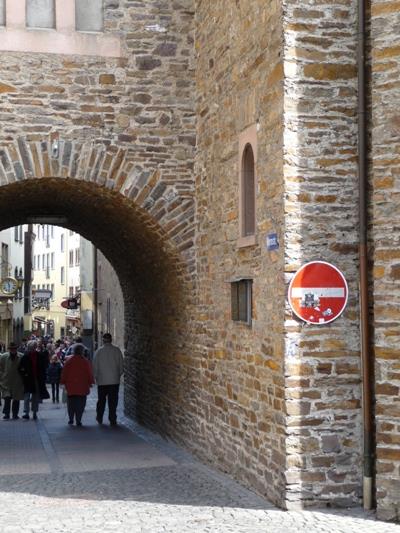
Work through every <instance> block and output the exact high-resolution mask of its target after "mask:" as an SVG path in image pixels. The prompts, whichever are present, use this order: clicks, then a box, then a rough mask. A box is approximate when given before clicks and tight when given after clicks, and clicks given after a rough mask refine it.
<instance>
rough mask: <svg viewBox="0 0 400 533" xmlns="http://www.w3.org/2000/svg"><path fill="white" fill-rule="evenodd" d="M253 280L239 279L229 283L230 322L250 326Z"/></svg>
mask: <svg viewBox="0 0 400 533" xmlns="http://www.w3.org/2000/svg"><path fill="white" fill-rule="evenodd" d="M252 287H253V280H251V279H241V280H238V281H233V282H232V283H231V310H232V320H234V321H236V322H245V323H246V324H248V325H251V319H252V312H251V308H252Z"/></svg>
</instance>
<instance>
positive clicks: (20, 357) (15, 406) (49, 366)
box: [0, 333, 123, 426]
mask: <svg viewBox="0 0 400 533" xmlns="http://www.w3.org/2000/svg"><path fill="white" fill-rule="evenodd" d="M122 374H123V356H122V353H121V350H120V349H119V348H118V347H117V346H114V345H113V344H112V337H111V335H110V334H109V333H105V334H104V335H103V346H102V347H101V348H99V349H98V350H97V351H96V352H95V354H94V356H93V362H92V361H91V358H90V353H89V350H88V349H87V348H86V347H85V346H84V344H82V339H81V338H79V337H78V338H75V339H68V338H64V339H59V340H57V341H55V342H54V341H53V339H51V338H48V337H40V338H31V339H29V340H27V339H23V341H22V343H21V345H20V346H18V345H17V344H16V343H15V342H10V343H9V345H8V351H5V352H4V353H2V354H0V405H1V399H2V400H3V420H10V419H12V420H18V419H19V411H20V402H21V401H23V415H22V418H23V419H25V420H29V419H30V418H31V417H32V419H33V420H37V413H38V411H39V405H40V404H41V403H42V402H43V401H44V400H47V399H50V394H49V391H48V385H49V386H51V400H52V402H53V403H59V402H60V385H61V386H62V387H63V390H62V393H63V394H62V397H61V400H62V401H64V400H65V401H66V404H67V412H68V424H70V425H72V424H74V422H75V424H76V425H77V426H82V415H83V412H84V410H85V405H86V398H87V396H88V394H89V393H90V389H91V387H92V386H93V385H94V384H95V383H96V384H97V388H98V401H97V406H96V420H97V422H98V423H99V424H102V423H103V417H104V412H105V407H106V403H108V411H109V412H108V418H109V422H110V425H112V426H114V425H116V424H117V406H118V393H119V384H120V380H121V376H122ZM63 398H64V400H63Z"/></svg>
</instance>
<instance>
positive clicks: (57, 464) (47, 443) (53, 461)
mask: <svg viewBox="0 0 400 533" xmlns="http://www.w3.org/2000/svg"><path fill="white" fill-rule="evenodd" d="M36 425H37V429H38V433H39V437H40V440H41V443H42V446H43V450H44V452H45V454H46V457H47V461H48V464H49V466H50V470H51V472H52V473H53V474H62V473H63V472H64V469H63V466H62V464H61V461H60V459H59V457H58V455H57V452H56V450H55V449H54V446H53V444H52V442H51V439H50V437H49V434H48V432H47V430H46V426H45V424H44V423H43V422H42V421H41V418H40V416H39V417H38V419H37V421H36Z"/></svg>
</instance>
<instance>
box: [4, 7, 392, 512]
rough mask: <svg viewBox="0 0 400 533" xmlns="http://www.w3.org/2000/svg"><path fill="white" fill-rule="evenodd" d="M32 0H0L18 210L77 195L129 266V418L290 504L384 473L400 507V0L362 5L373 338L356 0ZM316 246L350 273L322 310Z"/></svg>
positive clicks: (118, 266) (91, 230)
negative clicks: (292, 285)
mask: <svg viewBox="0 0 400 533" xmlns="http://www.w3.org/2000/svg"><path fill="white" fill-rule="evenodd" d="M39 3H40V2H30V1H29V0H27V2H26V3H25V1H23V0H13V1H12V2H10V1H7V2H0V13H3V16H2V17H1V16H0V24H1V25H2V28H1V29H0V50H1V54H2V63H1V65H0V80H1V81H0V93H1V97H2V101H3V102H4V106H5V111H4V113H3V114H2V115H1V116H0V145H1V147H2V148H1V153H0V178H1V182H0V199H1V201H2V205H4V206H5V208H4V210H3V211H2V214H1V224H2V227H8V226H10V225H13V224H14V225H15V224H22V223H26V217H27V213H28V212H29V214H32V215H35V216H42V217H43V218H44V217H45V216H46V215H48V214H49V213H50V214H51V215H53V214H55V213H57V212H60V211H61V210H62V212H63V213H67V218H68V221H67V224H66V225H67V226H68V227H71V228H72V229H73V230H74V231H79V232H80V233H81V234H82V235H84V236H85V237H87V238H89V239H90V240H91V241H92V242H94V244H95V245H96V246H97V247H98V248H99V249H101V250H102V251H103V252H104V254H105V256H106V257H107V259H109V260H110V262H111V263H112V265H113V267H114V268H115V271H116V273H117V275H118V278H119V280H120V284H121V287H122V292H123V295H124V304H125V341H124V343H125V346H126V384H125V391H126V396H125V410H126V412H127V414H129V415H130V416H136V417H137V418H138V420H139V421H140V422H142V423H145V424H147V425H148V426H149V427H151V428H154V429H156V430H158V431H159V432H161V433H162V434H164V435H166V436H169V437H171V438H173V439H175V440H176V441H178V442H180V443H181V444H183V445H185V446H187V447H188V448H189V449H190V450H192V451H194V452H195V453H196V454H197V455H198V456H199V457H201V458H202V459H203V460H204V461H206V462H210V463H212V464H213V465H215V466H218V467H219V468H221V469H223V470H224V471H227V472H229V473H230V474H231V475H232V476H234V477H236V478H237V479H238V480H240V481H241V482H242V483H244V484H246V485H248V486H250V487H252V488H253V489H255V490H256V491H257V492H258V493H260V494H262V495H264V496H266V497H268V498H270V499H271V500H273V501H274V502H276V503H278V504H279V505H281V506H284V507H287V508H290V507H295V506H302V507H307V506H312V505H320V506H324V505H326V506H331V505H333V506H348V505H361V503H362V499H363V498H364V501H368V500H369V495H368V492H369V488H368V483H366V482H368V480H370V481H371V477H374V478H375V481H374V484H375V485H376V501H377V508H378V515H379V516H380V517H382V518H387V519H399V517H400V514H399V513H400V506H399V500H398V491H399V486H400V440H399V434H400V433H399V428H400V424H399V419H400V407H399V400H398V393H399V387H400V379H399V372H398V370H399V368H398V337H399V335H400V331H399V323H398V320H397V319H398V301H397V300H398V297H399V296H398V295H399V291H398V279H399V276H398V272H399V268H398V259H399V253H398V249H397V244H398V240H399V235H398V233H399V230H398V224H397V218H396V216H397V212H398V210H399V202H398V186H399V184H398V167H399V143H400V138H399V119H398V111H397V107H398V105H397V102H398V97H399V85H398V78H399V68H400V51H399V47H398V46H397V45H396V39H397V38H398V27H399V17H400V14H399V10H398V2H396V1H395V0H388V1H385V2H381V1H380V0H372V2H371V9H370V10H369V11H368V12H367V13H366V16H367V24H366V27H367V28H368V32H369V33H368V34H367V36H368V38H369V43H368V44H369V47H367V54H366V58H367V65H366V67H367V68H366V71H367V72H369V74H370V76H369V77H368V83H365V84H364V83H361V87H362V88H364V89H366V91H367V96H368V97H369V98H367V100H368V101H369V104H370V108H369V110H368V113H367V114H366V115H367V116H368V117H369V120H368V124H367V126H368V131H367V133H368V135H369V138H370V146H369V153H368V157H367V161H368V162H369V174H368V202H369V203H368V206H367V207H368V217H369V219H368V231H369V233H368V235H369V236H368V246H369V256H368V257H369V260H370V264H369V267H368V269H369V270H368V275H369V279H370V283H369V325H370V336H369V339H367V346H365V345H364V346H363V344H362V342H361V341H362V339H361V337H360V291H359V273H360V255H359V244H360V236H361V232H360V217H359V212H358V205H359V203H360V198H361V192H362V191H361V190H360V187H359V176H358V174H359V169H360V165H359V161H360V158H359V155H360V154H359V152H360V136H359V133H358V124H359V123H361V122H360V121H361V116H362V115H363V113H361V112H359V111H360V110H362V108H360V105H359V104H360V91H359V89H358V74H359V73H360V69H361V66H360V56H359V55H357V45H358V43H359V41H360V40H359V38H358V36H359V35H362V34H363V32H360V28H359V17H358V16H357V9H358V7H359V5H358V2H357V1H356V0H345V1H343V0H329V1H327V2H325V3H324V4H321V3H318V2H317V3H316V2H315V1H314V0H305V1H304V2H302V3H301V5H299V2H296V1H294V0H271V1H270V2H265V1H262V0H246V1H244V0H237V1H236V2H227V1H215V2H207V1H205V0H196V1H193V0H182V1H181V2H175V1H172V0H171V1H169V0H166V1H165V2H161V3H160V2H159V1H158V0H146V1H144V2H122V1H115V2H111V3H110V2H106V3H104V6H103V3H102V2H90V3H89V2H83V1H80V0H76V1H73V0H64V1H63V3H62V9H57V7H60V2H59V1H57V2H50V1H49V2H48V1H46V2H41V9H37V10H36V12H35V13H34V12H32V10H31V8H32V6H33V4H35V5H37V4H39ZM362 5H363V3H361V4H360V6H361V7H362ZM89 6H91V7H90V9H89ZM25 8H27V9H25ZM49 29H50V31H49ZM361 55H362V54H361ZM361 92H362V91H361ZM45 192H47V195H46V194H45ZM49 195H51V200H52V201H51V204H50V205H49V203H48V202H46V201H45V196H47V198H48V197H49ZM26 198H29V200H27V199H26ZM16 200H18V201H16ZM11 205H12V206H13V208H12V209H11V208H10V207H7V206H11ZM272 241H274V243H275V245H274V247H272V248H271V247H270V246H269V244H268V243H269V242H272ZM362 244H364V243H362ZM43 253H44V252H41V255H42V256H43ZM46 253H47V252H46ZM67 260H68V259H67ZM311 260H323V261H329V262H331V263H333V264H335V265H336V266H337V267H338V268H340V270H341V271H342V272H343V273H344V275H345V277H346V279H347V282H348V286H349V300H348V304H347V307H346V309H345V311H344V313H343V314H342V315H341V316H340V317H339V318H338V319H337V320H335V321H334V322H332V323H330V324H325V325H322V326H320V325H309V324H306V323H304V322H302V321H300V320H298V319H296V317H295V316H294V315H293V313H292V312H291V309H290V307H289V305H288V302H287V290H288V285H289V282H290V280H291V279H292V277H293V275H294V273H295V272H296V270H297V269H298V268H299V267H300V266H301V265H303V264H304V263H306V262H308V261H311ZM50 264H51V258H50ZM42 268H43V265H42ZM38 283H39V282H38ZM43 283H47V281H40V284H41V285H43ZM74 283H77V282H75V281H74V282H73V283H72V284H70V283H67V285H66V288H67V292H66V295H67V294H68V290H69V287H73V288H74V287H75V285H74ZM96 316H97V315H96ZM109 325H110V324H109ZM365 349H366V350H367V352H368V357H369V360H370V362H371V366H372V369H374V372H372V371H371V373H370V376H369V379H370V381H371V382H372V395H373V397H374V399H375V402H376V403H375V412H374V415H375V422H376V431H375V432H374V435H373V436H374V439H375V445H374V449H373V454H375V457H373V460H374V469H373V472H371V471H369V472H366V471H365V468H363V455H364V450H363V446H364V443H365V441H364V440H363V434H364V423H363V413H364V411H365V405H363V403H362V399H363V397H365V392H366V391H365V388H364V386H365V382H364V385H363V379H362V375H363V374H362V364H361V352H362V351H363V352H365ZM372 374H373V376H372Z"/></svg>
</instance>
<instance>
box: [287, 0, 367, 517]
mask: <svg viewBox="0 0 400 533" xmlns="http://www.w3.org/2000/svg"><path fill="white" fill-rule="evenodd" d="M283 4H284V33H285V104H284V116H285V146H284V158H285V238H286V241H285V244H286V250H285V252H286V255H285V273H286V282H287V283H288V282H289V281H290V279H291V277H292V275H293V273H294V272H295V271H296V270H297V269H298V268H299V267H300V266H301V265H302V264H304V263H306V262H308V261H311V260H324V261H328V262H331V263H333V264H335V265H336V266H337V267H338V268H339V269H340V270H341V271H342V272H343V273H344V275H345V277H346V279H347V281H348V284H349V302H348V305H347V308H346V310H345V312H344V313H343V315H342V316H341V317H340V318H339V319H338V320H336V321H334V322H332V323H330V324H328V325H325V326H311V325H306V324H305V323H302V322H299V321H297V320H295V319H294V318H293V316H292V313H291V312H290V311H289V309H287V313H286V321H285V336H286V348H285V355H286V366H285V386H286V397H285V399H286V402H287V403H286V412H287V448H286V449H287V471H286V483H287V496H286V497H287V503H288V506H289V507H291V506H295V505H296V506H297V505H299V504H301V505H303V506H304V505H309V504H311V505H315V504H316V503H319V504H324V503H327V504H329V505H331V504H333V505H346V506H347V505H354V504H359V502H360V497H361V486H362V482H361V478H362V463H361V458H362V450H361V446H362V438H361V436H362V428H361V409H360V407H361V406H360V398H361V387H360V343H359V319H358V315H359V311H358V270H357V266H358V265H357V263H358V261H357V257H358V247H357V243H358V233H357V227H358V209H357V196H358V186H357V166H356V165H357V122H356V110H357V99H356V88H357V71H356V56H355V48H356V29H357V24H356V20H357V19H356V2H355V1H350V0H349V1H345V2H343V1H341V0H340V1H335V0H331V1H329V2H323V3H321V2H317V3H316V2H314V1H311V0H308V1H305V2H301V5H300V4H299V2H298V1H295V0H294V1H292V0H285V2H284V3H283Z"/></svg>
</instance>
